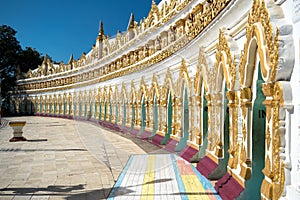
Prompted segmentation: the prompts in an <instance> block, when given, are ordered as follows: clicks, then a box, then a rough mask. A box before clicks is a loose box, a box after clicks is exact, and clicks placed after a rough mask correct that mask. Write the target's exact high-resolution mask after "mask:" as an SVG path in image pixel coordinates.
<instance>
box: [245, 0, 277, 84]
mask: <svg viewBox="0 0 300 200" xmlns="http://www.w3.org/2000/svg"><path fill="white" fill-rule="evenodd" d="M278 35H279V30H278V28H277V29H276V33H275V36H274V37H273V28H272V24H271V23H270V16H269V12H268V10H267V8H266V5H265V2H264V0H262V1H261V2H260V0H254V1H253V5H252V10H251V12H250V14H249V16H248V24H247V27H246V42H245V45H244V52H242V56H241V63H240V82H241V85H242V86H243V87H244V88H249V87H251V85H252V80H253V73H252V72H253V71H254V70H253V68H254V67H255V60H256V59H253V58H256V53H257V51H258V55H259V58H260V62H261V74H262V77H263V79H264V81H265V82H274V81H276V69H277V66H278V58H279V51H278ZM246 74H252V76H250V77H249V76H246Z"/></svg>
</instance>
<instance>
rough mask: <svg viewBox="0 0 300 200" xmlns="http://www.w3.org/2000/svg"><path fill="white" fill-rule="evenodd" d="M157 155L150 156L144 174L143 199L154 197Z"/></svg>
mask: <svg viewBox="0 0 300 200" xmlns="http://www.w3.org/2000/svg"><path fill="white" fill-rule="evenodd" d="M155 160H156V156H155V155H149V156H148V162H147V168H146V171H145V176H144V184H143V188H142V195H141V199H142V200H148V199H154V180H155Z"/></svg>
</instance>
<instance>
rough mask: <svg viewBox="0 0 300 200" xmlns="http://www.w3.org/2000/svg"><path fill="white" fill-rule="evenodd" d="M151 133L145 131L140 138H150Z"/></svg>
mask: <svg viewBox="0 0 300 200" xmlns="http://www.w3.org/2000/svg"><path fill="white" fill-rule="evenodd" d="M150 135H151V132H149V131H144V132H143V133H142V134H141V136H140V137H139V138H141V139H142V140H148V138H149V137H150Z"/></svg>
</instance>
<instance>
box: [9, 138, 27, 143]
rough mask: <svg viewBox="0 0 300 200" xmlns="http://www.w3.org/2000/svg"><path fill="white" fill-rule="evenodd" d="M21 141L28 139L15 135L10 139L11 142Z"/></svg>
mask: <svg viewBox="0 0 300 200" xmlns="http://www.w3.org/2000/svg"><path fill="white" fill-rule="evenodd" d="M20 141H27V139H26V138H24V137H13V138H11V139H10V140H9V142H20Z"/></svg>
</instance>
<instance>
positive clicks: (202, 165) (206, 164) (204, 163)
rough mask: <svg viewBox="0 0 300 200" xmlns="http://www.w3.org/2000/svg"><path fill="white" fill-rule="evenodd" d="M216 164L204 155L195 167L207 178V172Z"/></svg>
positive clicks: (211, 170) (215, 166)
mask: <svg viewBox="0 0 300 200" xmlns="http://www.w3.org/2000/svg"><path fill="white" fill-rule="evenodd" d="M217 166H218V165H217V163H215V162H214V161H213V160H212V159H210V158H209V157H208V156H204V158H202V159H201V160H200V161H199V162H198V164H197V167H196V168H197V170H198V171H199V172H200V173H201V174H202V175H203V176H205V177H206V178H208V176H209V174H210V173H212V172H213V171H214V169H216V168H217Z"/></svg>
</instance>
